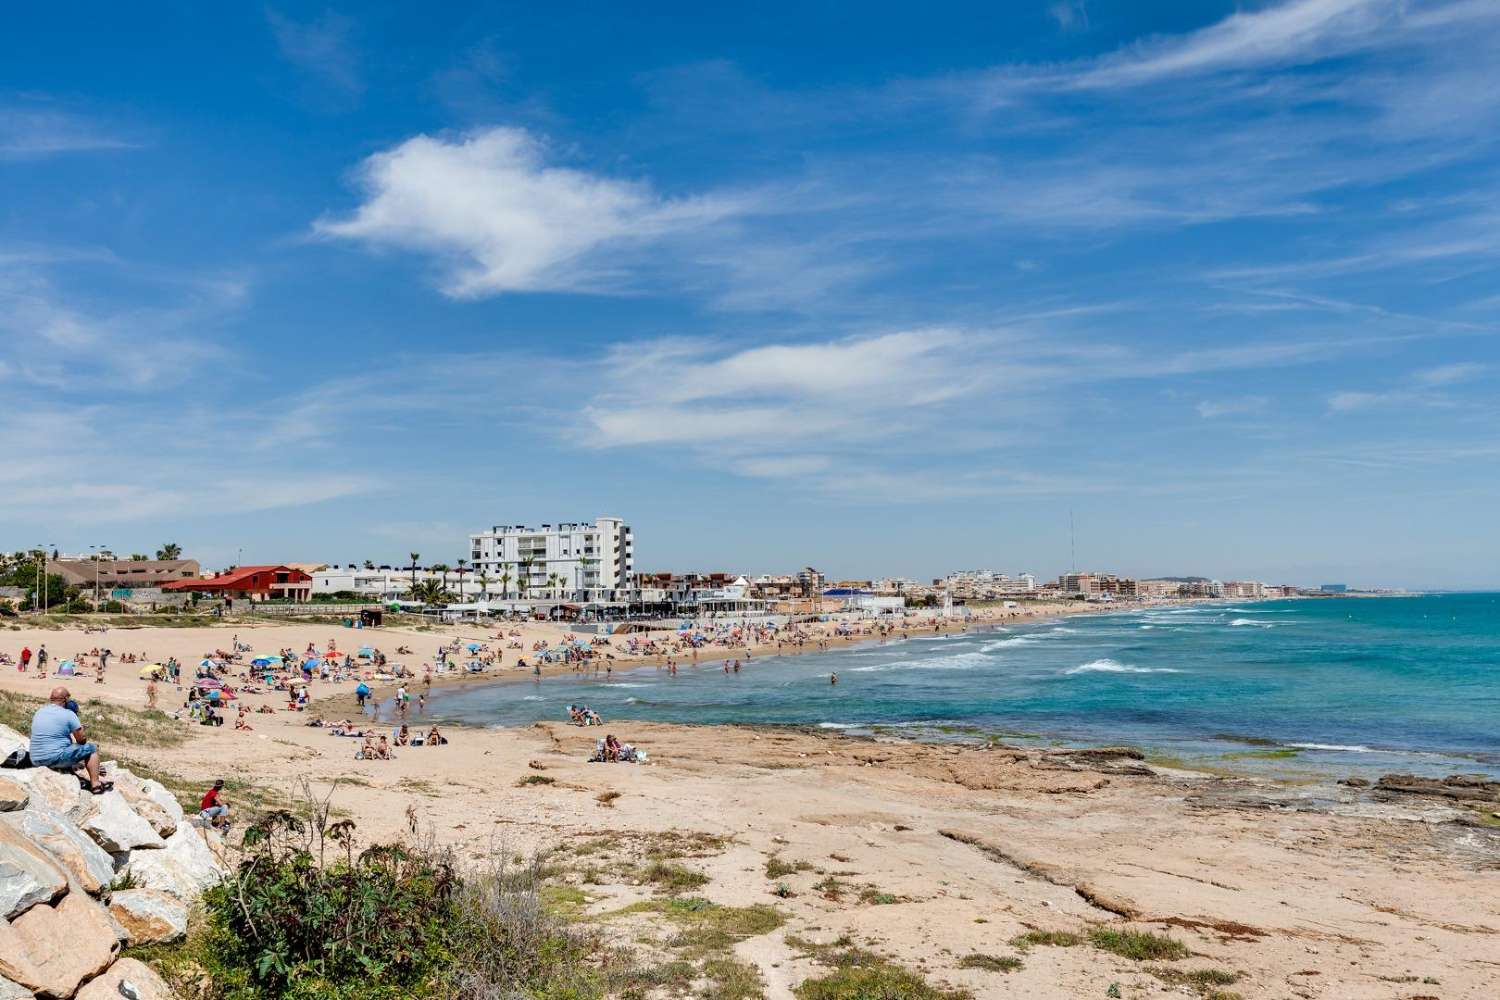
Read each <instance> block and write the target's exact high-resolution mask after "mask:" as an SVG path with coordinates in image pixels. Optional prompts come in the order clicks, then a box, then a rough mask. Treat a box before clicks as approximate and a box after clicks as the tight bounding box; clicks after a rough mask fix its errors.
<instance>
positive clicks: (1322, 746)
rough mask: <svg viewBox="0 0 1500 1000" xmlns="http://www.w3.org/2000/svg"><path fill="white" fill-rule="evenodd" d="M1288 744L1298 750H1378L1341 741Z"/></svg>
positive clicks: (1354, 751)
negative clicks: (1348, 744) (1344, 743)
mask: <svg viewBox="0 0 1500 1000" xmlns="http://www.w3.org/2000/svg"><path fill="white" fill-rule="evenodd" d="M1287 746H1289V747H1296V748H1297V749H1298V750H1341V751H1343V752H1345V753H1375V752H1376V751H1374V750H1371V749H1370V748H1369V747H1361V746H1344V745H1343V744H1341V743H1288V744H1287Z"/></svg>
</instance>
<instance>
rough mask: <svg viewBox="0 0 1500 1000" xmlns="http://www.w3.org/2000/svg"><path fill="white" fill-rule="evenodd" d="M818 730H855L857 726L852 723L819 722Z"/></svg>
mask: <svg viewBox="0 0 1500 1000" xmlns="http://www.w3.org/2000/svg"><path fill="white" fill-rule="evenodd" d="M818 728H819V729H855V728H857V725H856V724H855V723H853V722H820V723H818Z"/></svg>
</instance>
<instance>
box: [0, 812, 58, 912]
mask: <svg viewBox="0 0 1500 1000" xmlns="http://www.w3.org/2000/svg"><path fill="white" fill-rule="evenodd" d="M67 888H68V876H67V874H66V873H64V872H63V870H62V868H60V867H59V866H58V865H57V863H56V862H54V861H53V860H52V859H51V858H50V857H48V856H47V854H46V852H44V851H42V850H41V848H39V847H36V846H35V845H33V844H32V843H31V841H29V840H28V839H26V838H25V837H24V836H22V835H21V832H20V831H19V830H17V829H16V828H15V827H13V826H11V825H10V824H9V823H0V917H3V918H5V919H7V920H9V919H12V918H14V917H18V916H20V915H21V914H23V913H25V912H26V911H27V910H29V909H31V908H33V907H35V906H36V905H37V904H39V903H50V902H51V901H52V900H54V899H56V898H57V897H58V896H59V895H61V894H62V893H64V892H66V891H67Z"/></svg>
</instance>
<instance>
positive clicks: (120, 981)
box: [74, 958, 175, 1000]
mask: <svg viewBox="0 0 1500 1000" xmlns="http://www.w3.org/2000/svg"><path fill="white" fill-rule="evenodd" d="M121 998H126V1000H175V998H174V995H173V993H172V988H171V987H170V986H168V985H167V984H166V981H165V980H163V979H162V978H161V976H158V975H157V974H156V972H155V971H154V970H152V968H151V967H150V966H149V965H145V964H144V963H142V962H138V961H136V960H135V959H133V958H122V959H120V960H119V961H118V962H116V963H115V964H114V965H111V966H110V967H109V971H108V972H106V973H104V975H102V976H100V977H99V978H97V979H95V980H93V981H92V982H90V983H89V984H88V985H87V986H85V987H84V988H83V989H81V990H79V991H78V995H77V996H76V997H75V998H74V1000H121Z"/></svg>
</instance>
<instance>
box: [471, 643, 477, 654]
mask: <svg viewBox="0 0 1500 1000" xmlns="http://www.w3.org/2000/svg"><path fill="white" fill-rule="evenodd" d="M469 652H471V653H477V652H479V643H477V642H471V643H469Z"/></svg>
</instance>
